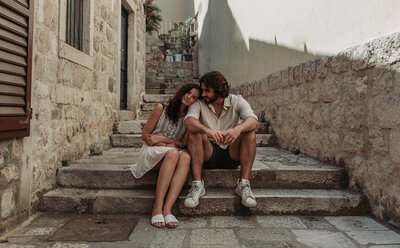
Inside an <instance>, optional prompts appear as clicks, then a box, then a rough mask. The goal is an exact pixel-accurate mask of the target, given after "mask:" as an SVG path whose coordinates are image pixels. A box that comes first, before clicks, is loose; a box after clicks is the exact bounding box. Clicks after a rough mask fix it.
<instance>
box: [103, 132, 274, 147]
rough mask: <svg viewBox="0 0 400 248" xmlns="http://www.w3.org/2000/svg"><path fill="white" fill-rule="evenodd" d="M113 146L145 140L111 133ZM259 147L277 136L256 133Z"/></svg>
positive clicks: (267, 144)
mask: <svg viewBox="0 0 400 248" xmlns="http://www.w3.org/2000/svg"><path fill="white" fill-rule="evenodd" d="M110 139H111V145H112V146H113V147H141V146H142V144H143V141H142V139H141V135H140V134H112V135H110ZM256 143H257V147H267V146H274V145H276V137H275V136H274V135H272V134H256Z"/></svg>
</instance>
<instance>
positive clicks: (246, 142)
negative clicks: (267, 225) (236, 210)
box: [229, 131, 257, 207]
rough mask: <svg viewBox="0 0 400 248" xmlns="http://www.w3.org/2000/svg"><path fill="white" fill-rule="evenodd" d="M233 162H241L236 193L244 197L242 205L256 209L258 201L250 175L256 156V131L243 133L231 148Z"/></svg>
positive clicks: (230, 153)
mask: <svg viewBox="0 0 400 248" xmlns="http://www.w3.org/2000/svg"><path fill="white" fill-rule="evenodd" d="M229 155H230V157H231V158H232V160H239V161H240V165H241V178H240V179H239V180H238V183H237V187H236V193H237V194H238V195H240V196H241V197H242V204H243V205H245V206H246V207H255V206H256V205H257V202H256V199H255V197H254V195H253V193H252V192H251V188H250V181H249V179H250V174H251V168H252V167H253V162H254V158H255V156H256V134H255V132H254V131H252V132H245V133H241V134H240V136H239V138H238V139H237V140H236V141H235V143H233V144H232V145H231V146H230V148H229Z"/></svg>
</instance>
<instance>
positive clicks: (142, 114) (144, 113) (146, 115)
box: [136, 110, 151, 121]
mask: <svg viewBox="0 0 400 248" xmlns="http://www.w3.org/2000/svg"><path fill="white" fill-rule="evenodd" d="M150 114H151V111H142V110H140V111H139V112H138V113H137V116H136V120H142V121H146V120H147V119H149V117H150Z"/></svg>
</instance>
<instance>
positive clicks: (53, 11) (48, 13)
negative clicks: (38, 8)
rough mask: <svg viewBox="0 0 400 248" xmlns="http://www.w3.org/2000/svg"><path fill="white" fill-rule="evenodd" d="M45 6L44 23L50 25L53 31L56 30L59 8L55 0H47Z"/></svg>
mask: <svg viewBox="0 0 400 248" xmlns="http://www.w3.org/2000/svg"><path fill="white" fill-rule="evenodd" d="M43 6H44V24H45V25H46V26H47V27H49V28H50V29H51V30H52V31H55V30H56V28H57V23H58V22H57V17H58V16H57V13H58V8H57V4H56V2H55V1H52V0H45V1H44V3H43Z"/></svg>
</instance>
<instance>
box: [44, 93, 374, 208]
mask: <svg viewBox="0 0 400 248" xmlns="http://www.w3.org/2000/svg"><path fill="white" fill-rule="evenodd" d="M168 98H169V96H168V95H145V96H144V97H143V105H142V106H141V110H142V112H143V114H142V116H143V118H141V119H138V120H133V121H124V122H120V123H117V124H116V125H115V128H114V134H113V135H111V143H112V146H113V148H111V149H110V150H107V151H104V152H103V154H102V155H100V156H93V157H90V158H86V159H80V160H78V161H76V162H75V163H73V164H71V165H70V166H68V167H63V168H61V169H59V170H58V173H57V185H58V188H56V189H54V190H52V191H50V192H48V193H46V194H45V195H44V196H43V200H42V210H43V211H57V212H79V213H95V214H97V213H102V214H113V213H146V214H149V213H151V210H152V205H153V203H154V197H155V192H154V189H155V184H156V179H157V172H153V171H151V172H149V173H147V174H146V175H145V176H144V177H143V178H141V179H135V178H134V177H133V176H132V174H131V172H130V170H129V167H130V165H131V164H133V163H135V162H136V159H137V156H138V153H139V151H140V147H141V146H142V141H141V139H140V136H141V134H140V133H141V130H142V127H143V126H144V124H145V119H146V118H144V116H148V115H149V113H150V112H151V110H152V108H153V107H154V104H156V103H157V102H161V101H166V100H167V99H168ZM269 131H270V130H269V127H268V125H267V124H261V125H260V128H259V130H258V133H257V154H256V159H255V161H254V166H253V169H252V175H251V179H250V180H251V183H252V187H253V192H254V194H255V196H256V198H257V201H258V205H257V207H255V208H251V209H249V208H246V207H244V206H242V205H241V203H240V198H239V197H238V196H237V195H235V193H234V187H235V183H236V179H237V178H238V177H239V175H240V170H239V169H236V170H222V169H220V170H206V171H204V172H203V173H204V174H203V178H204V181H205V184H206V192H207V194H206V195H205V196H204V197H202V198H201V200H200V204H199V206H198V207H196V208H194V209H189V208H185V207H184V206H183V199H184V197H185V195H186V194H187V191H188V188H189V184H190V181H191V176H190V175H189V176H188V179H187V183H186V185H185V187H184V189H183V191H182V192H181V195H180V197H179V199H178V201H177V203H176V204H175V208H174V212H175V213H176V214H181V215H233V214H234V215H248V214H265V215H266V214H275V215H276V214H278V215H285V214H290V215H362V214H366V213H367V207H366V201H365V199H364V197H363V196H362V195H361V194H359V193H357V192H352V191H350V190H348V189H347V176H346V172H345V170H344V168H342V167H339V166H336V165H331V164H326V163H322V162H320V161H317V160H314V159H312V158H309V157H307V156H304V155H294V154H292V153H290V152H288V151H285V150H283V149H279V148H275V147H271V146H273V145H275V142H274V141H275V139H274V135H273V134H271V133H270V132H269Z"/></svg>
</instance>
